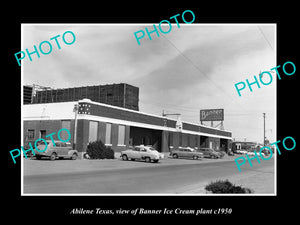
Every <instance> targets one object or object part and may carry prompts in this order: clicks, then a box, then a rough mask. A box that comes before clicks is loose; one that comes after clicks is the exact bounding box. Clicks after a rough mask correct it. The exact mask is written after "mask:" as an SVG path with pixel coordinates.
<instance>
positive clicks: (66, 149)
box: [60, 142, 70, 157]
mask: <svg viewBox="0 0 300 225" xmlns="http://www.w3.org/2000/svg"><path fill="white" fill-rule="evenodd" d="M60 151H61V156H63V157H67V156H69V154H68V153H69V151H70V147H69V146H67V143H65V142H61V143H60Z"/></svg>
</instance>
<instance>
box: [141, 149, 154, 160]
mask: <svg viewBox="0 0 300 225" xmlns="http://www.w3.org/2000/svg"><path fill="white" fill-rule="evenodd" d="M148 156H149V157H150V158H151V156H150V154H149V153H148V152H147V149H145V148H140V159H144V158H145V157H148Z"/></svg>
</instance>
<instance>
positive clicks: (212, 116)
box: [200, 109, 224, 121]
mask: <svg viewBox="0 0 300 225" xmlns="http://www.w3.org/2000/svg"><path fill="white" fill-rule="evenodd" d="M223 120H224V109H203V110H200V121H223Z"/></svg>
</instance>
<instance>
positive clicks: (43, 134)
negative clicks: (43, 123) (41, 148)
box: [39, 130, 46, 140]
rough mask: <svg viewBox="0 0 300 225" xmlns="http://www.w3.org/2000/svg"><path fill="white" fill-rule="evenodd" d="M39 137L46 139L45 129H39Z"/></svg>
mask: <svg viewBox="0 0 300 225" xmlns="http://www.w3.org/2000/svg"><path fill="white" fill-rule="evenodd" d="M39 136H40V138H43V139H44V140H46V130H40V135H39Z"/></svg>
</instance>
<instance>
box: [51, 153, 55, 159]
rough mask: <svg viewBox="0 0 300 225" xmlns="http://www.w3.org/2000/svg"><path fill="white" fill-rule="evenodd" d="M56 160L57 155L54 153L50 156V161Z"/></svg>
mask: <svg viewBox="0 0 300 225" xmlns="http://www.w3.org/2000/svg"><path fill="white" fill-rule="evenodd" d="M55 159H56V154H55V153H52V154H51V155H50V160H52V161H53V160H55Z"/></svg>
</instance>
